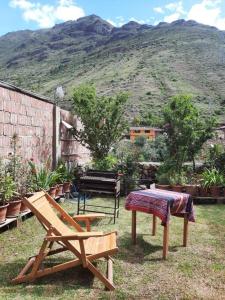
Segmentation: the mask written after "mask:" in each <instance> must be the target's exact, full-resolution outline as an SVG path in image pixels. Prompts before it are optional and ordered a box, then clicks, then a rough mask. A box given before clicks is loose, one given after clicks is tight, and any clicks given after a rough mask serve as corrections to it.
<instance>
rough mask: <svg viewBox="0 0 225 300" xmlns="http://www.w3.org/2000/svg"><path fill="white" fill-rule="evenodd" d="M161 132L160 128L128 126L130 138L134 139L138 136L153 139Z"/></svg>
mask: <svg viewBox="0 0 225 300" xmlns="http://www.w3.org/2000/svg"><path fill="white" fill-rule="evenodd" d="M160 132H162V129H160V128H153V127H130V140H131V141H134V140H135V139H136V138H137V137H139V136H144V137H146V138H147V139H149V140H154V139H155V138H156V136H157V135H158V134H159V133H160Z"/></svg>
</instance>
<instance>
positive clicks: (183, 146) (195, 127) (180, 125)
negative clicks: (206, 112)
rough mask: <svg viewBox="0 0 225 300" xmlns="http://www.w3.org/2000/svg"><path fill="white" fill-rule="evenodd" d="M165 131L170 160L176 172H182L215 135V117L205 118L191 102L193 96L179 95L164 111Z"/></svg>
mask: <svg viewBox="0 0 225 300" xmlns="http://www.w3.org/2000/svg"><path fill="white" fill-rule="evenodd" d="M163 116H164V122H165V131H166V133H167V135H168V139H167V147H168V150H169V156H170V158H169V160H170V161H173V162H174V164H173V167H174V168H175V171H176V172H180V171H181V169H182V165H183V163H184V162H185V161H187V160H190V159H191V160H192V161H193V168H194V169H195V156H196V154H197V153H198V152H199V151H200V150H201V148H202V145H203V144H204V143H205V142H206V141H207V140H208V139H209V138H212V137H213V128H214V126H215V119H214V118H208V119H207V121H206V120H204V119H203V118H202V117H201V116H200V114H199V111H198V109H197V108H196V107H195V106H194V105H193V103H192V102H191V96H188V95H179V96H175V97H173V98H172V99H171V101H170V102H169V104H168V105H167V106H166V107H165V109H164V112H163Z"/></svg>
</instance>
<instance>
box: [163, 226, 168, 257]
mask: <svg viewBox="0 0 225 300" xmlns="http://www.w3.org/2000/svg"><path fill="white" fill-rule="evenodd" d="M168 246H169V222H167V224H166V225H165V226H164V229H163V259H166V258H167V253H168Z"/></svg>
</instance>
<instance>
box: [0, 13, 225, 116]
mask: <svg viewBox="0 0 225 300" xmlns="http://www.w3.org/2000/svg"><path fill="white" fill-rule="evenodd" d="M224 42H225V34H224V32H222V31H219V30H217V29H216V28H213V27H210V26H205V25H201V24H198V23H196V22H193V21H184V20H179V21H176V22H173V23H171V24H165V23H164V24H159V25H157V26H146V25H140V24H137V23H135V22H131V23H129V24H126V25H124V26H122V27H121V28H114V27H112V26H111V25H110V24H109V23H107V22H106V21H104V20H102V19H101V18H99V17H97V16H89V17H85V18H82V19H80V20H78V21H76V22H72V21H71V22H66V23H63V24H59V25H56V26H54V27H53V28H52V29H46V30H38V31H30V30H27V31H26V30H25V31H19V32H15V33H9V34H6V35H5V36H2V37H0V72H1V79H2V80H5V81H8V82H12V83H14V84H16V85H18V86H20V87H24V88H26V89H30V90H33V91H37V92H39V93H41V94H44V95H48V96H51V97H53V98H54V93H55V89H56V86H57V85H63V87H64V88H65V90H66V96H65V100H64V102H63V103H61V104H63V105H64V106H65V107H69V106H70V103H69V102H68V101H67V100H68V99H70V98H71V94H72V87H74V86H78V85H80V84H84V83H94V84H95V85H96V88H97V90H98V91H99V92H101V93H103V94H111V93H116V92H118V91H129V93H130V94H131V97H130V98H129V102H128V104H129V105H128V106H127V114H128V115H129V116H130V118H131V119H132V118H133V117H134V116H138V115H140V116H141V115H142V114H143V113H144V112H151V113H152V114H153V115H158V112H159V109H160V108H161V107H162V106H163V105H164V104H165V103H166V101H167V100H168V98H169V97H170V96H174V95H177V94H181V93H183V94H192V95H193V98H194V101H195V103H197V105H198V107H199V108H200V110H202V111H203V113H204V114H205V115H212V114H213V113H214V112H215V113H216V114H217V115H219V116H220V118H221V119H222V117H223V116H224V112H223V109H222V107H223V105H224V103H225V86H224V80H225V70H224V59H225V48H224Z"/></svg>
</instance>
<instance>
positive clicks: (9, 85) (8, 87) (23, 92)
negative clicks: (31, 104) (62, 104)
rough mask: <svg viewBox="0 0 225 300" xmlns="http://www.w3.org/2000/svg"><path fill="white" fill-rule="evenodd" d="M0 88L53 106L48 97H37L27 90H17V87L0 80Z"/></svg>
mask: <svg viewBox="0 0 225 300" xmlns="http://www.w3.org/2000/svg"><path fill="white" fill-rule="evenodd" d="M0 87H3V88H6V89H9V90H11V91H15V92H18V93H21V94H24V95H27V96H31V97H33V98H36V99H38V100H41V101H44V102H48V103H51V104H54V102H53V100H51V99H50V98H48V97H45V96H41V95H38V94H36V93H33V92H30V91H27V90H25V89H22V88H19V87H17V86H15V85H13V84H10V83H6V82H4V81H1V80H0Z"/></svg>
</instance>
